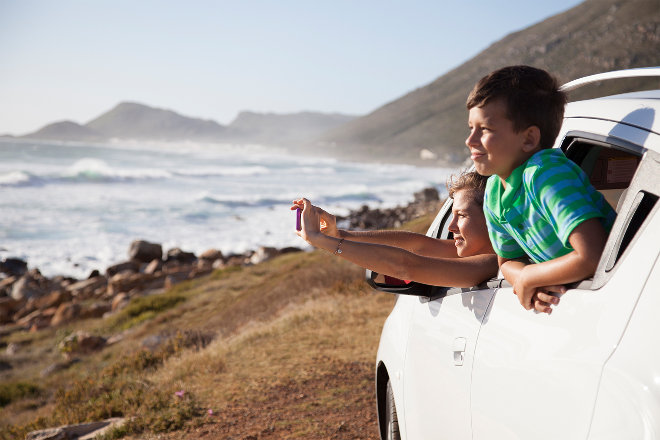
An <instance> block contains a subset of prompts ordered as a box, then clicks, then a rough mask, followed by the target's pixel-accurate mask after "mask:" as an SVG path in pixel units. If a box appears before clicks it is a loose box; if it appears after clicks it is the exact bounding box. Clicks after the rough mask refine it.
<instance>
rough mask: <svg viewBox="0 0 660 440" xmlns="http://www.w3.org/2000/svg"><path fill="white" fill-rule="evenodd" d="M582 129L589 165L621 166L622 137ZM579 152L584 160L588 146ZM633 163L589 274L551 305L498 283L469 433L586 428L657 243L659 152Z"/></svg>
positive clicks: (485, 435)
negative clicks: (541, 307)
mask: <svg viewBox="0 0 660 440" xmlns="http://www.w3.org/2000/svg"><path fill="white" fill-rule="evenodd" d="M631 130H633V129H631ZM580 136H581V137H580V138H579V139H578V142H582V144H583V145H584V144H589V143H591V144H592V145H593V146H595V148H601V153H598V157H597V158H596V159H598V160H600V162H598V160H592V161H591V162H590V165H589V166H590V167H591V171H592V172H593V173H595V174H598V173H596V171H595V170H597V169H598V163H601V165H603V164H604V165H603V166H605V167H606V169H601V171H602V172H604V171H607V174H602V173H601V174H602V175H603V176H610V177H608V179H609V178H614V177H612V176H620V175H621V174H622V173H623V174H625V172H624V171H623V168H622V167H623V166H624V165H626V164H625V163H624V162H622V161H623V160H625V159H626V158H625V157H623V155H622V154H621V153H620V152H621V151H623V150H625V149H626V148H627V146H626V145H623V144H624V143H621V144H620V145H609V147H611V148H610V150H607V149H605V148H606V147H608V144H607V143H605V142H602V141H596V140H593V141H590V140H588V139H585V138H584V137H583V136H584V134H583V133H582V134H580ZM651 136H652V137H653V138H658V136H657V135H651ZM576 139H577V137H576ZM569 141H570V142H573V141H575V139H572V140H571V139H569ZM657 141H658V140H657V139H655V142H657ZM570 142H569V143H570ZM603 152H604V153H603ZM582 153H585V152H584V151H581V155H582V156H584V157H583V159H585V158H586V159H585V160H586V162H584V163H589V161H588V160H587V159H588V158H589V154H590V153H589V154H582ZM608 154H609V155H608ZM567 156H569V157H571V156H570V155H569V153H568V152H567ZM591 156H594V155H593V154H592V155H591ZM628 158H630V156H628ZM601 159H602V160H601ZM603 160H604V161H605V162H603ZM617 161H618V162H617ZM608 167H619V168H617V169H616V170H614V171H616V172H611V171H612V170H611V169H610V168H608ZM617 170H618V171H617ZM632 172H634V173H635V176H634V179H633V181H632V183H631V184H630V187H629V188H628V189H627V192H626V193H625V195H624V196H623V203H622V206H621V208H620V210H619V214H618V216H617V220H616V222H615V224H614V227H613V229H612V232H611V233H610V236H609V238H608V242H607V245H606V248H605V251H604V252H603V254H602V257H601V261H600V263H599V267H598V269H597V272H596V274H595V276H594V278H593V280H589V281H585V282H583V283H581V284H579V285H578V286H576V287H574V288H572V289H570V290H569V291H567V293H566V294H564V295H563V296H562V298H561V302H560V304H559V305H558V306H557V307H556V308H555V309H554V311H553V313H552V314H551V315H547V314H537V313H534V312H532V311H526V310H524V309H523V308H522V307H521V306H520V303H519V302H518V298H517V297H516V296H515V295H514V293H513V290H512V289H511V288H510V287H506V288H500V289H497V291H496V292H495V294H494V297H493V301H492V303H491V306H490V308H489V310H488V313H487V315H486V316H485V318H484V320H483V324H482V327H481V331H480V333H479V340H478V344H477V347H476V350H475V354H474V358H475V360H474V365H473V371H472V388H471V390H472V391H471V402H472V427H473V439H474V440H485V439H488V440H490V439H530V438H533V439H558V438H561V439H585V438H587V435H588V432H589V426H590V422H591V417H592V413H593V411H594V403H595V401H596V397H597V391H598V386H599V381H600V378H601V373H602V369H603V366H604V364H605V362H606V360H607V359H608V357H609V356H610V355H611V354H612V353H613V351H614V349H615V347H616V345H617V342H618V341H619V339H620V338H621V335H622V334H623V331H624V329H625V326H626V323H627V321H628V319H629V317H630V314H631V313H632V310H633V309H634V306H635V303H636V301H637V298H638V297H639V294H640V292H641V291H642V289H643V287H644V285H645V283H646V279H647V277H648V274H649V273H650V270H651V268H652V265H653V263H654V261H655V259H656V257H657V253H658V246H657V243H658V241H657V240H658V238H657V235H654V234H657V231H658V225H657V224H658V222H659V221H660V219H659V218H658V215H657V214H656V211H657V210H658V206H657V205H658V204H657V203H656V201H657V199H658V192H659V190H660V178H659V176H660V155H658V154H656V153H653V152H652V151H646V152H645V153H644V156H643V158H642V160H641V163H640V164H639V166H638V167H637V171H636V172H635V171H634V168H633V170H632ZM617 173H619V174H617ZM595 174H590V175H592V176H594V175H595ZM610 186H616V185H610ZM654 217H655V218H654ZM653 222H654V223H655V226H652V227H647V226H648V225H649V224H651V223H653ZM643 243H654V244H653V245H652V246H651V245H648V244H647V245H645V246H644V245H642V244H643ZM650 251H651V252H650Z"/></svg>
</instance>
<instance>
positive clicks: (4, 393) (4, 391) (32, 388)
mask: <svg viewBox="0 0 660 440" xmlns="http://www.w3.org/2000/svg"><path fill="white" fill-rule="evenodd" d="M39 391H40V390H39V387H38V386H37V385H35V384H33V383H29V382H9V383H0V407H3V406H7V405H9V404H10V403H11V402H14V401H16V400H20V399H23V398H24V397H32V396H37V395H38V394H39Z"/></svg>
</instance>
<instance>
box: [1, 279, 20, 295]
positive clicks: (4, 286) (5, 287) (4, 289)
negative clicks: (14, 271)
mask: <svg viewBox="0 0 660 440" xmlns="http://www.w3.org/2000/svg"><path fill="white" fill-rule="evenodd" d="M16 280H18V277H15V276H10V277H7V278H5V279H4V280H0V296H9V295H11V286H12V285H14V283H15V282H16Z"/></svg>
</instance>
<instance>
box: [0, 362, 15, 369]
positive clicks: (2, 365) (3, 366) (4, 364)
mask: <svg viewBox="0 0 660 440" xmlns="http://www.w3.org/2000/svg"><path fill="white" fill-rule="evenodd" d="M12 368H13V367H12V366H11V364H10V363H9V362H7V361H0V371H6V370H11V369H12Z"/></svg>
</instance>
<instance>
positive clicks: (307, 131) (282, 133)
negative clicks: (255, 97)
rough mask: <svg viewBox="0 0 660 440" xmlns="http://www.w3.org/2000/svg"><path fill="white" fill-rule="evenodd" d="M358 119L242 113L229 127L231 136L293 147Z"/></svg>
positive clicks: (311, 115)
mask: <svg viewBox="0 0 660 440" xmlns="http://www.w3.org/2000/svg"><path fill="white" fill-rule="evenodd" d="M353 119H355V116H348V115H342V114H339V113H332V114H325V113H315V112H301V113H292V114H274V113H254V112H241V113H239V115H238V116H237V117H236V119H235V120H234V121H232V122H231V124H229V126H228V128H229V131H230V136H231V137H233V138H236V139H249V140H252V141H253V142H261V143H272V142H273V140H276V142H277V143H278V144H290V143H298V142H301V141H306V140H308V139H310V138H313V137H315V136H318V135H319V134H320V133H324V132H326V131H328V130H331V129H333V128H336V127H338V126H341V125H343V124H345V123H347V122H349V121H352V120H353Z"/></svg>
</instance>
